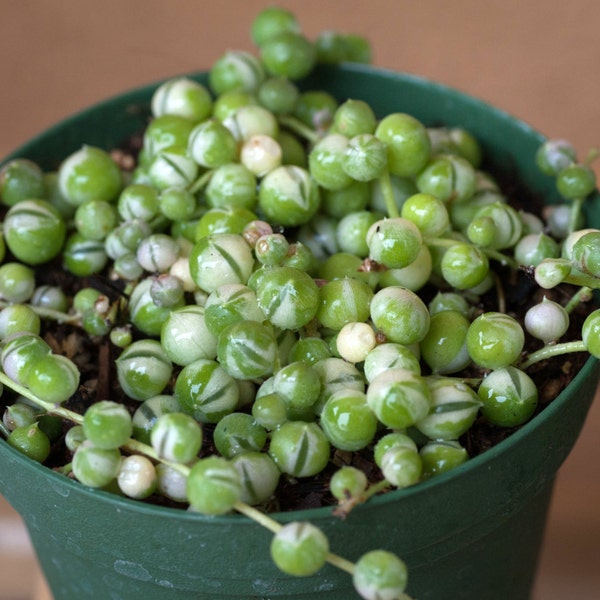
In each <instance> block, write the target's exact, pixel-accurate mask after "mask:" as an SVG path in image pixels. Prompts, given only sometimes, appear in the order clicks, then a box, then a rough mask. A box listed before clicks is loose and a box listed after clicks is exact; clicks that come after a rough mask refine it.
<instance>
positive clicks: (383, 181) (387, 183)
mask: <svg viewBox="0 0 600 600" xmlns="http://www.w3.org/2000/svg"><path fill="white" fill-rule="evenodd" d="M379 185H380V186H381V193H382V194H383V200H384V202H385V210H386V212H387V214H388V217H390V219H394V218H396V217H399V216H400V213H399V212H398V206H397V205H396V200H395V199H394V188H393V187H392V179H391V177H390V172H389V171H388V170H387V169H384V170H383V173H381V175H380V176H379Z"/></svg>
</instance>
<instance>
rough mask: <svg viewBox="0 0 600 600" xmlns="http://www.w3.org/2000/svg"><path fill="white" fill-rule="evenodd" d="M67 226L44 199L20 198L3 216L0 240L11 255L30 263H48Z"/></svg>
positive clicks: (59, 247)
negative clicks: (2, 238) (3, 241)
mask: <svg viewBox="0 0 600 600" xmlns="http://www.w3.org/2000/svg"><path fill="white" fill-rule="evenodd" d="M66 232H67V228H66V225H65V222H64V220H63V218H62V216H61V214H60V213H59V212H58V210H57V209H56V208H54V206H53V205H52V204H50V203H49V202H48V201H47V200H37V199H34V200H22V201H21V202H19V203H18V204H16V205H15V206H12V207H11V208H9V210H8V212H7V213H6V215H5V217H4V240H5V242H6V245H7V246H8V248H9V250H10V251H11V252H12V253H13V255H14V256H15V258H16V259H17V260H19V261H21V262H24V263H26V264H30V265H39V264H42V263H45V262H48V261H49V260H51V259H52V258H54V257H55V256H57V254H58V253H59V252H60V250H61V248H62V246H63V243H64V240H65V237H66Z"/></svg>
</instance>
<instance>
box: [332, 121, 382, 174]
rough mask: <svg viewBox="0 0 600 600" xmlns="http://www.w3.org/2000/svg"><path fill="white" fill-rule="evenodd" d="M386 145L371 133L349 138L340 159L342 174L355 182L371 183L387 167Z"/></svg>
mask: <svg viewBox="0 0 600 600" xmlns="http://www.w3.org/2000/svg"><path fill="white" fill-rule="evenodd" d="M387 163H388V153H387V147H386V145H385V144H384V143H383V142H382V141H381V140H380V139H379V138H377V137H375V136H374V135H373V134H371V133H361V134H359V135H355V136H354V137H352V138H350V141H349V142H348V144H347V147H346V152H345V153H344V157H343V159H342V168H343V169H344V172H345V173H346V174H347V175H349V176H350V177H352V179H354V180H356V181H364V182H367V181H373V180H374V179H376V178H378V177H379V176H380V175H381V174H382V173H383V171H384V169H385V168H386V167H387Z"/></svg>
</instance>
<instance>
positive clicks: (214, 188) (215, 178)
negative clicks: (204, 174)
mask: <svg viewBox="0 0 600 600" xmlns="http://www.w3.org/2000/svg"><path fill="white" fill-rule="evenodd" d="M206 201H207V203H208V205H209V206H210V207H213V208H215V207H217V208H225V207H231V208H246V209H249V210H252V209H254V207H255V205H256V203H257V194H256V177H255V176H254V173H252V171H250V170H249V169H247V168H246V167H245V166H244V165H241V164H237V163H231V164H227V165H223V166H221V167H219V168H218V169H215V171H214V172H213V174H212V176H211V178H210V181H209V183H208V185H207V187H206Z"/></svg>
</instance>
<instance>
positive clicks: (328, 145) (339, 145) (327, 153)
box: [308, 133, 352, 190]
mask: <svg viewBox="0 0 600 600" xmlns="http://www.w3.org/2000/svg"><path fill="white" fill-rule="evenodd" d="M347 148H348V138H346V136H344V135H341V134H339V133H330V134H328V135H326V136H325V137H324V138H321V139H320V140H319V141H318V142H317V143H316V144H315V145H314V146H313V148H312V150H311V151H310V153H309V155H308V169H309V171H310V174H311V175H312V177H314V179H315V180H316V182H317V183H318V184H319V185H320V186H321V187H323V188H325V189H328V190H340V189H342V188H345V187H346V186H347V185H349V184H350V183H351V182H352V177H351V176H350V175H348V174H347V173H346V171H344V168H343V164H344V157H345V153H346V149H347Z"/></svg>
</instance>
